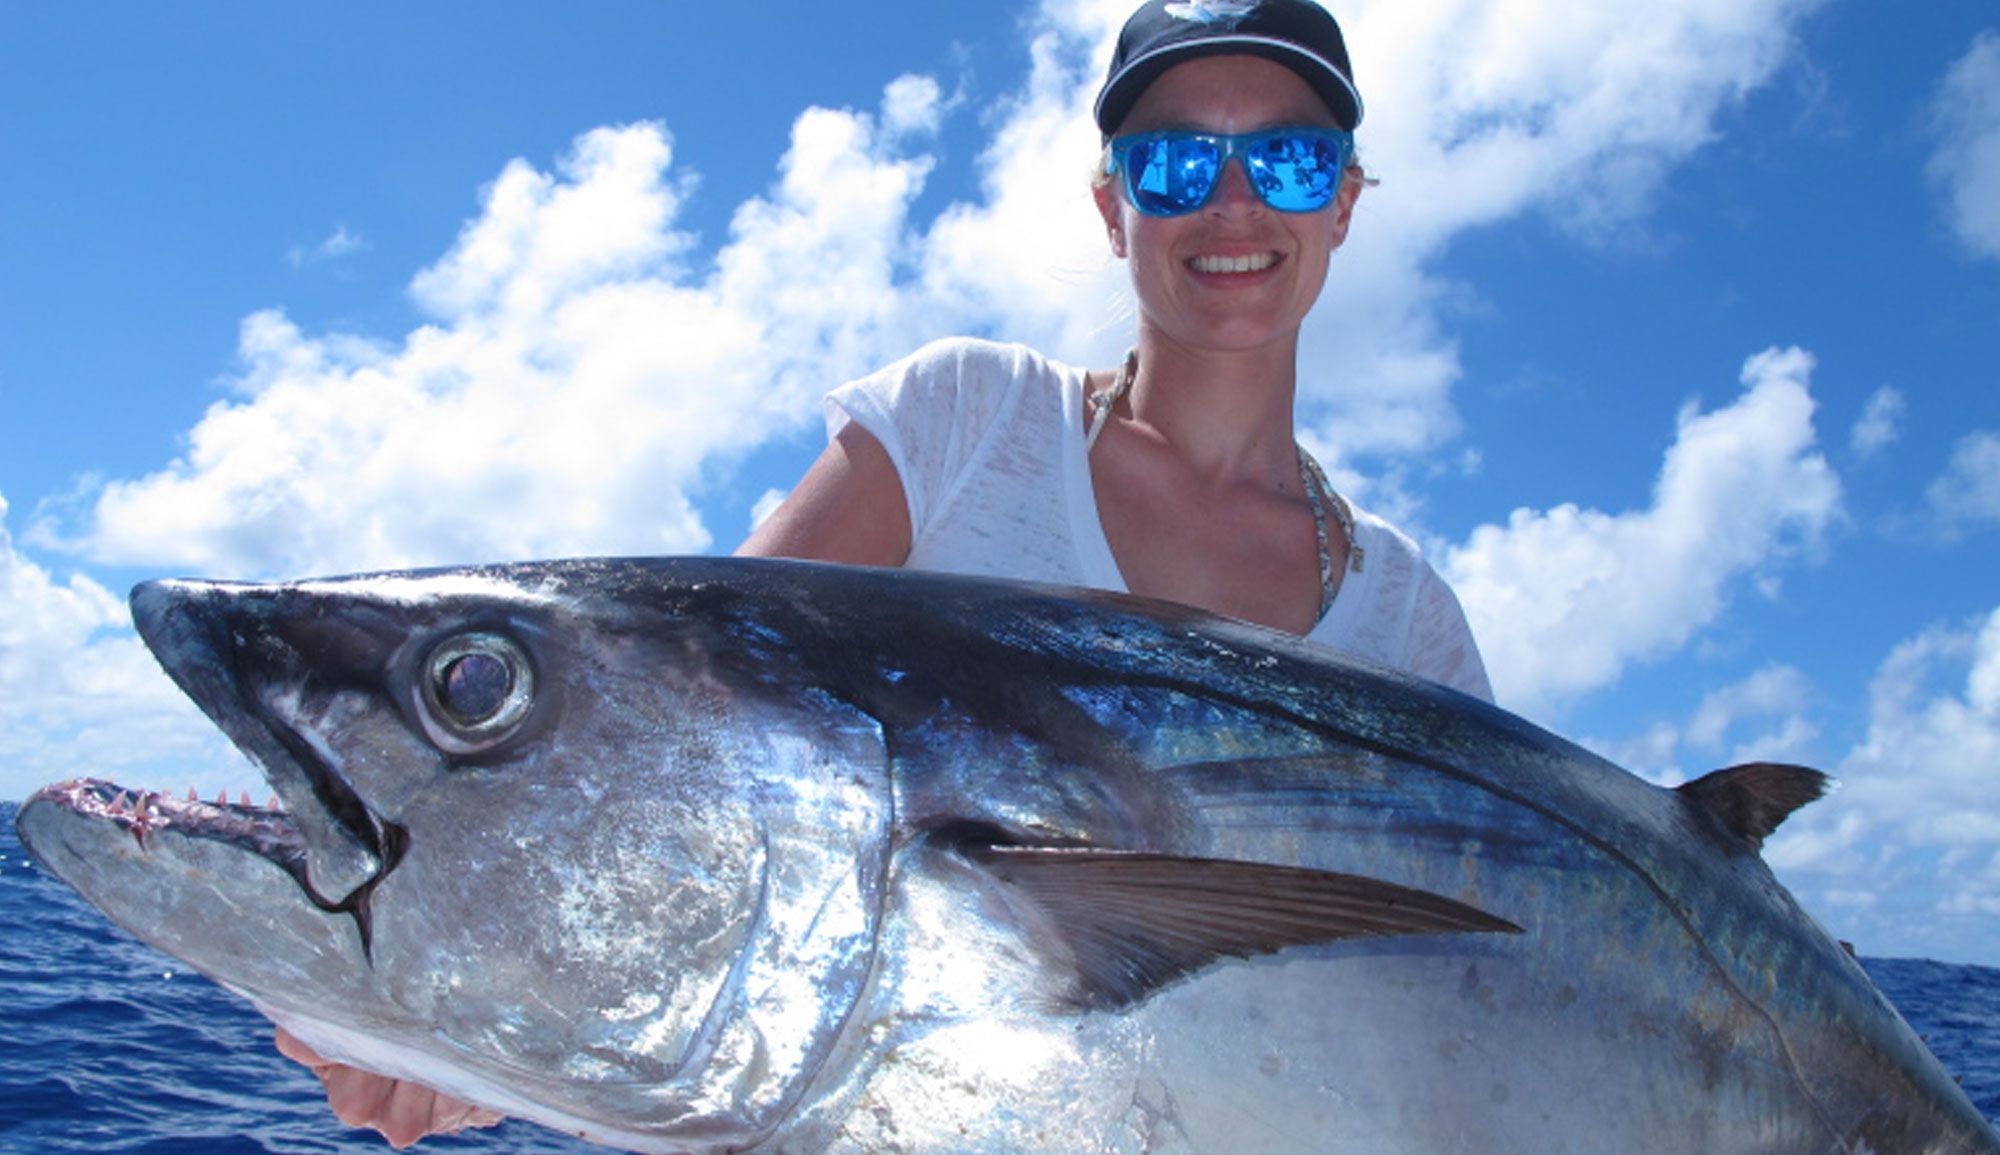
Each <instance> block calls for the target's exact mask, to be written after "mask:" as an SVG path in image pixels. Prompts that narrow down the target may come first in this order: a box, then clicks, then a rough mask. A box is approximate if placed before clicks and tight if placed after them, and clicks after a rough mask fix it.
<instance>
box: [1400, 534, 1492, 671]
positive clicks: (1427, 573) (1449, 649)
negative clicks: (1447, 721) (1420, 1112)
mask: <svg viewBox="0 0 2000 1155" xmlns="http://www.w3.org/2000/svg"><path fill="white" fill-rule="evenodd" d="M1419 565H1420V566H1421V567H1422V569H1421V573H1420V574H1419V576H1418V578H1417V589H1416V598H1415V601H1414V603H1413V604H1412V605H1411V607H1410V610H1411V612H1410V636H1409V670H1410V672H1411V673H1414V674H1417V675H1420V676H1422V677H1426V678H1429V679H1431V680H1432V681H1434V682H1440V683H1442V684H1444V685H1447V686H1450V687H1451V688H1452V689H1454V690H1458V691H1461V692H1463V693H1466V694H1470V695H1472V696H1473V697H1475V698H1482V699H1484V700H1486V701H1488V702H1491V701H1492V700H1493V684H1492V683H1491V682H1490V681H1488V680H1487V677H1486V663H1485V661H1484V660H1483V659H1482V658H1481V657H1480V656H1479V646H1478V644H1477V643H1476V642H1474V641H1473V639H1472V627H1471V625H1469V624H1468V623H1467V622H1466V620H1465V609H1464V607H1462V606H1460V605H1459V604H1458V596H1457V595H1456V594H1454V593H1452V592H1451V587H1450V586H1449V585H1446V584H1445V581H1444V579H1443V578H1441V577H1439V576H1438V575H1437V571H1436V570H1433V569H1432V568H1431V567H1430V566H1429V565H1427V564H1424V563H1421V562H1420V563H1419Z"/></svg>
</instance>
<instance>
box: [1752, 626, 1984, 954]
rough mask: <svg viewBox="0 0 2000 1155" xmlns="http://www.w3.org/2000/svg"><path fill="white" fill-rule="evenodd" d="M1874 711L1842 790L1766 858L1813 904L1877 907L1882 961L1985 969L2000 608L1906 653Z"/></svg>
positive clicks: (1886, 673) (1895, 660)
mask: <svg viewBox="0 0 2000 1155" xmlns="http://www.w3.org/2000/svg"><path fill="white" fill-rule="evenodd" d="M1869 701H1870V708H1869V716H1868V731H1867V735H1866V737H1865V738H1864V739H1863V740H1862V742H1861V743H1860V745H1858V746H1857V747H1856V748H1855V749H1854V750H1853V751H1852V752H1851V753H1850V754H1849V755H1848V756H1847V757H1846V758H1845V759H1843V760H1842V761H1841V763H1840V764H1839V766H1838V767H1837V768H1836V770H1835V774H1836V777H1837V778H1838V779H1839V780H1840V783H1841V789H1840V791H1839V792H1838V793H1837V794H1836V795H1835V796H1834V798H1833V799H1831V800H1829V801H1828V802H1825V803H1821V804H1819V805H1818V806H1815V807H1812V808H1809V809H1807V810H1806V811H1804V812H1803V813H1802V814H1801V815H1800V816H1799V817H1798V818H1796V819H1794V820H1793V821H1792V822H1790V823H1787V825H1786V828H1785V829H1784V830H1781V831H1780V832H1779V835H1778V838H1777V839H1775V840H1774V841H1773V843H1772V845H1771V847H1770V848H1769V850H1768V851H1767V852H1766V857H1767V858H1769V859H1770V860H1771V861H1772V863H1773V865H1775V866H1777V867H1778V868H1779V869H1780V870H1781V871H1783V872H1784V873H1785V874H1786V876H1787V877H1788V878H1790V879H1792V880H1793V882H1794V885H1795V886H1798V887H1799V888H1800V889H1802V890H1806V891H1808V892H1809V893H1813V894H1823V895H1827V896H1829V897H1830V898H1831V899H1834V900H1841V898H1842V896H1845V899H1844V900H1845V901H1847V902H1850V903H1852V902H1854V901H1856V898H1857V896H1862V895H1872V896H1875V897H1876V899H1877V900H1878V901H1873V902H1871V903H1870V904H1869V905H1870V906H1871V907H1872V909H1873V915H1872V918H1873V919H1874V920H1875V925H1876V928H1877V929H1876V933H1877V934H1879V935H1880V936H1881V938H1882V941H1881V942H1879V943H1877V944H1874V949H1875V950H1876V951H1877V952H1878V953H1881V952H1884V951H1890V950H1894V949H1895V948H1897V947H1898V946H1899V945H1900V944H1902V943H1910V942H1922V943H1924V944H1925V950H1926V952H1927V953H1935V954H1936V955H1937V956H1938V957H1957V958H1973V957H1976V955H1975V953H1974V952H1975V951H1976V949H1977V945H1978V944H1981V943H1985V942H1987V941H1988V939H1987V936H1986V931H1985V928H1987V927H1990V925H1991V919H1992V917H1993V916H1994V915H1995V914H2000V797H1996V795H1995V793H1994V790H1993V770H1994V767H1995V766H2000V609H1996V610H1994V611H1993V612H1991V613H1990V614H1988V615H1986V616H1985V617H1983V618H1981V619H1978V620H1974V621H1970V622H1965V623H1951V624H1944V625H1939V626H1935V627H1933V628H1931V629H1929V630H1926V631H1925V632H1924V633H1922V634H1920V635H1918V636H1917V637H1915V638H1912V639H1910V640H1909V641H1906V642H1904V643H1903V644H1902V645H1900V646H1898V647H1897V648H1896V649H1895V651H1894V652H1893V653H1891V654H1890V655H1889V657H1888V658H1887V659H1886V660H1885V661H1884V662H1883V663H1882V665H1881V667H1880V668H1879V669H1878V670H1877V672H1876V675H1875V679H1874V682H1873V684H1872V686H1871V687H1870V691H1869ZM1863 946H1864V948H1865V947H1867V946H1868V944H1863Z"/></svg>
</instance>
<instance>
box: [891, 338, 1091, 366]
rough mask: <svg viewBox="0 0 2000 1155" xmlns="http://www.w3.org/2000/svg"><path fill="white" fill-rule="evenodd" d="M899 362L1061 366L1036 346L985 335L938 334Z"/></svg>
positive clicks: (904, 363)
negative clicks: (999, 339) (943, 335)
mask: <svg viewBox="0 0 2000 1155" xmlns="http://www.w3.org/2000/svg"><path fill="white" fill-rule="evenodd" d="M898 364H902V365H950V366H953V367H956V368H958V369H959V370H961V371H963V370H965V369H986V368H992V369H1000V370H1006V371H1013V372H1018V371H1020V370H1023V369H1042V368H1046V369H1062V368H1064V366H1062V365H1061V364H1060V363H1059V362H1057V361H1055V360H1053V359H1052V358H1049V357H1047V356H1044V355H1043V354H1042V353H1041V352H1040V351H1039V350H1036V349H1034V348H1032V347H1030V346H1027V345H1023V344H1020V343H1019V342H1015V341H995V340H991V339H989V338H986V337H940V338H938V339H937V340H935V341H930V342H928V343H926V344H924V345H922V346H921V347H919V348H918V349H917V350H916V351H915V352H913V353H911V354H910V355H909V356H908V357H905V358H904V359H903V360H902V361H900V362H898Z"/></svg>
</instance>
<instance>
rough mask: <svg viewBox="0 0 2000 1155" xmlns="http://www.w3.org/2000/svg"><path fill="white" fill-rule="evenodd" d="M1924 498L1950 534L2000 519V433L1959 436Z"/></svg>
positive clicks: (1941, 526)
mask: <svg viewBox="0 0 2000 1155" xmlns="http://www.w3.org/2000/svg"><path fill="white" fill-rule="evenodd" d="M1924 498H1925V500H1926V501H1927V502H1928V503H1929V505H1930V510H1931V514H1932V516H1934V517H1935V518H1936V519H1937V522H1938V525H1939V527H1940V528H1942V529H1943V530H1944V532H1945V533H1947V534H1953V533H1958V532H1960V531H1961V530H1963V529H1966V528H1968V527H1972V526H1977V525H1978V524H1980V523H1982V522H1985V523H1992V522H2000V435H1996V434H1993V433H1990V432H1987V431H1985V430H1978V431H1976V432H1973V433H1968V434H1966V435H1965V436H1964V437H1962V438H1960V439H1959V441H1958V444H1957V445H1955V446H1953V447H1952V451H1951V462H1950V463H1949V464H1948V465H1947V466H1946V467H1945V471H1944V473H1943V474H1942V475H1941V476H1939V477H1938V479H1937V480H1936V481H1933V482H1931V484H1930V487H1929V488H1928V489H1926V490H1925V491H1924Z"/></svg>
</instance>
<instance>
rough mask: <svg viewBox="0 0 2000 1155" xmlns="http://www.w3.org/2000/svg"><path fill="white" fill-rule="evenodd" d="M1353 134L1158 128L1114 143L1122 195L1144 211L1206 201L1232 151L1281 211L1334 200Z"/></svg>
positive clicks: (1164, 212)
mask: <svg viewBox="0 0 2000 1155" xmlns="http://www.w3.org/2000/svg"><path fill="white" fill-rule="evenodd" d="M1349 140H1350V138H1349V137H1347V136H1346V135H1345V134H1344V133H1343V134H1335V133H1330V132H1323V131H1319V130H1316V129H1289V128H1286V129H1274V130H1272V131H1269V132H1261V133H1253V134H1250V135H1246V136H1231V137H1221V136H1206V135H1201V134H1196V133H1183V132H1162V133H1156V134H1153V135H1150V136H1139V137H1130V138H1127V139H1126V140H1125V141H1123V142H1121V143H1120V144H1118V145H1117V146H1116V147H1117V149H1118V152H1117V154H1116V155H1117V162H1118V164H1119V166H1120V167H1122V168H1123V169H1124V170H1125V195H1126V198H1127V199H1128V200H1130V201H1131V202H1132V206H1133V207H1134V208H1136V209H1138V210H1139V211H1140V212H1142V213H1145V214H1146V215H1147V216H1154V217H1178V216H1185V215H1187V214H1188V213H1191V212H1193V211H1195V210H1196V209H1198V208H1200V207H1201V206H1202V205H1204V204H1207V203H1208V198H1209V196H1210V195H1211V194H1213V193H1214V192H1215V184H1216V181H1217V180H1219V179H1220V178H1221V175H1222V166H1223V165H1224V164H1226V163H1227V162H1228V160H1229V158H1230V157H1231V156H1237V157H1240V158H1241V159H1242V161H1243V172H1244V175H1246V176H1248V177H1249V178H1250V187H1252V188H1254V189H1255V190H1257V195H1258V196H1260V197H1262V198H1263V200H1264V203H1265V204H1267V205H1270V206H1271V207H1272V208H1274V209H1277V210H1278V211H1280V212H1287V213H1310V212H1317V211H1319V210H1320V209H1323V208H1325V207H1326V206H1327V204H1328V202H1330V201H1332V200H1333V195H1334V193H1335V192H1337V191H1339V189H1340V178H1341V175H1342V174H1343V173H1344V172H1345V171H1346V168H1347V157H1348V152H1349V149H1350V147H1351V145H1350V144H1349Z"/></svg>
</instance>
